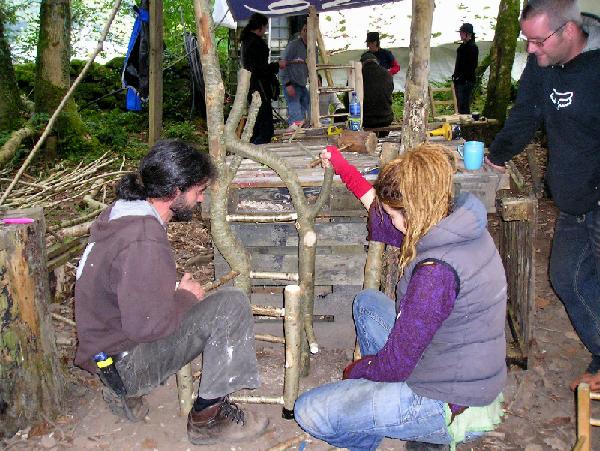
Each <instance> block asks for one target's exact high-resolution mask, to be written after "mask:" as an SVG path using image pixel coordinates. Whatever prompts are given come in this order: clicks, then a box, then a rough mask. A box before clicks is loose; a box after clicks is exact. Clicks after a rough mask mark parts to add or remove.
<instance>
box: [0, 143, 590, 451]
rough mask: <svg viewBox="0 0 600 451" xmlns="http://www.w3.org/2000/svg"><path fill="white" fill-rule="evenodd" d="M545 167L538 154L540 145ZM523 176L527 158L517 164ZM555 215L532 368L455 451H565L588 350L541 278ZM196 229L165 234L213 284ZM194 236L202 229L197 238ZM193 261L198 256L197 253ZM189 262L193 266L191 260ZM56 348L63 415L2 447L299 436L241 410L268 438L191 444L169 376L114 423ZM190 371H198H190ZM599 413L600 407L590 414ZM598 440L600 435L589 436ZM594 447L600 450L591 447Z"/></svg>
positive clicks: (322, 364)
mask: <svg viewBox="0 0 600 451" xmlns="http://www.w3.org/2000/svg"><path fill="white" fill-rule="evenodd" d="M537 153H538V157H539V159H540V161H541V162H542V163H543V160H544V157H545V152H544V150H543V149H541V148H539V146H538V147H537ZM517 164H518V166H519V168H521V170H522V172H523V173H524V174H525V175H527V173H528V171H527V167H526V165H525V164H524V158H521V159H520V160H518V161H517ZM555 217H556V210H555V208H554V206H553V204H552V201H551V200H548V199H547V198H542V199H540V201H539V219H538V228H537V236H536V262H535V263H536V265H535V276H536V315H535V328H534V335H535V342H534V344H533V351H532V354H531V357H530V362H529V369H528V370H527V371H522V370H519V369H512V370H511V372H510V374H509V379H508V384H507V386H506V389H505V391H504V394H505V399H506V403H505V410H506V415H505V417H504V422H503V423H502V424H501V425H500V426H499V427H498V428H497V430H495V431H493V432H492V433H489V434H487V435H486V436H485V437H484V438H483V439H481V440H479V441H478V442H475V443H470V444H465V445H460V446H459V448H458V449H459V450H468V449H474V450H523V449H525V450H528V451H542V450H567V449H570V448H571V447H572V446H573V444H574V443H575V431H576V420H575V402H574V395H573V393H572V392H571V391H570V390H569V389H568V384H569V382H570V381H571V380H572V379H573V378H574V377H575V376H576V375H578V374H579V373H580V372H582V371H583V370H584V368H585V367H586V365H587V363H588V359H589V353H588V352H587V351H586V350H585V349H584V347H583V346H582V345H581V343H580V341H579V340H578V338H577V335H576V334H575V332H574V331H573V328H572V327H571V324H570V322H569V320H568V318H567V316H566V313H565V311H564V308H563V306H562V304H561V303H560V301H559V300H558V298H557V297H556V295H555V294H554V292H553V291H552V289H551V287H550V285H549V281H548V275H547V265H548V255H549V251H550V245H551V240H552V235H553V226H554V221H555ZM489 221H490V230H492V231H494V230H496V229H497V225H498V218H497V217H496V216H495V215H490V217H489ZM200 226H202V224H200V223H199V222H195V223H192V224H174V225H173V226H172V227H170V236H171V238H172V242H173V245H174V248H175V249H176V254H177V261H178V265H179V267H180V268H181V269H183V268H186V269H187V270H191V271H192V272H193V273H194V276H195V277H196V278H198V279H200V280H203V281H208V280H210V278H211V277H212V268H211V264H210V263H209V261H210V256H211V250H210V239H209V235H208V233H207V231H206V229H205V228H204V227H200ZM199 230H200V231H199ZM198 255H200V256H201V257H200V258H198V257H196V256H198ZM192 257H196V262H193V261H192V262H190V259H191V258H192ZM72 302H73V301H72V298H68V299H66V300H65V301H64V302H62V303H60V304H53V305H52V311H54V312H55V313H58V314H60V315H63V316H66V317H68V318H72ZM55 326H56V330H57V342H58V343H59V345H60V350H61V353H62V359H63V361H64V362H65V364H66V367H67V369H68V375H69V381H70V386H69V390H68V395H67V398H66V399H65V400H64V401H65V402H64V406H65V407H64V412H63V414H62V415H61V416H60V417H58V418H57V419H54V420H52V421H50V420H48V421H46V422H43V423H41V424H36V425H31V427H28V428H26V429H24V430H21V431H19V432H18V433H17V434H16V435H15V436H14V437H12V438H10V439H6V440H4V441H3V442H0V447H2V446H4V447H5V448H6V449H11V450H17V449H48V450H62V449H76V450H79V449H81V450H85V449H96V448H100V449H110V450H145V449H156V450H175V451H176V450H191V449H211V450H231V451H236V450H248V451H254V450H267V449H270V448H271V447H274V446H275V445H277V444H279V443H281V442H284V441H286V440H288V439H290V438H294V437H299V436H302V434H303V433H302V431H301V430H300V429H299V428H298V426H297V425H296V424H295V422H294V421H288V420H284V419H282V418H281V407H280V406H269V405H264V406H256V405H251V406H245V408H248V409H251V410H255V411H259V412H261V413H263V414H265V415H267V416H268V417H269V418H270V426H269V429H268V433H267V434H266V435H265V436H263V437H261V438H260V439H259V440H257V441H256V442H254V443H244V444H242V445H239V446H226V447H218V446H207V447H194V446H192V445H191V444H190V443H189V442H188V441H187V438H186V433H185V418H184V417H181V416H179V415H178V402H177V393H176V388H175V379H174V377H173V378H171V379H169V380H168V381H167V383H165V385H164V386H161V387H159V388H158V389H157V390H155V391H154V392H152V393H151V394H150V395H149V396H148V398H147V401H148V403H149V405H150V413H149V416H148V419H147V421H145V422H141V423H136V424H131V423H127V422H124V421H121V420H119V419H117V418H116V417H114V416H112V415H111V414H110V412H109V411H108V410H107V408H106V407H105V405H104V403H103V401H102V398H101V395H100V384H99V382H98V381H97V380H96V379H95V378H93V377H91V376H90V375H88V374H87V373H85V372H84V371H81V370H79V369H77V368H74V367H73V366H72V357H73V353H74V343H75V338H74V330H73V327H72V326H70V325H68V324H65V323H64V322H60V321H57V322H55ZM257 350H258V351H257V356H258V362H259V365H260V371H261V377H262V381H263V386H262V387H261V388H260V389H259V390H258V394H265V395H279V394H281V392H282V387H283V361H284V356H283V350H282V348H281V347H279V346H275V345H273V346H272V345H266V344H261V343H257ZM351 356H352V349H351V348H350V347H348V348H346V349H333V348H331V349H328V348H324V349H322V350H321V351H320V352H319V353H318V354H316V355H315V356H313V357H312V359H311V372H310V375H309V376H308V377H307V378H304V379H302V381H301V391H303V390H306V389H308V388H310V387H314V386H316V385H319V384H323V383H326V382H330V381H335V380H338V379H339V378H340V377H341V372H342V369H343V367H344V366H345V365H346V363H347V362H348V361H349V360H350V359H351ZM194 370H195V372H199V371H200V367H199V365H198V364H196V366H195V368H194ZM594 409H597V410H596V414H597V416H599V415H600V406H598V407H597V408H593V409H592V413H594ZM594 434H595V435H594V439H595V441H596V443H600V431H598V432H595V433H594ZM289 449H305V450H326V449H332V448H331V447H330V446H329V445H327V444H325V443H323V442H319V441H317V440H314V439H310V438H307V437H304V440H303V442H301V443H299V444H298V445H295V446H293V447H290V448H289ZM381 449H382V450H402V449H404V446H403V444H402V442H400V441H395V440H390V439H386V440H385V441H384V442H383V443H382V445H381ZM597 449H600V448H597Z"/></svg>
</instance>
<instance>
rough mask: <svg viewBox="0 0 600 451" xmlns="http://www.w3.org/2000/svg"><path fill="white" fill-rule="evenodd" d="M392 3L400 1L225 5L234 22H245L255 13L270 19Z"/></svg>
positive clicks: (233, 0) (236, 1)
mask: <svg viewBox="0 0 600 451" xmlns="http://www.w3.org/2000/svg"><path fill="white" fill-rule="evenodd" d="M394 1H401V0H227V4H228V5H229V9H230V11H231V13H232V15H233V18H234V19H235V20H246V19H248V18H249V17H250V16H251V15H252V13H255V12H258V13H261V14H264V15H265V16H270V17H272V16H295V15H299V14H307V13H308V7H309V6H314V7H315V8H316V9H317V12H327V11H338V10H340V9H348V8H358V7H360V6H370V5H381V4H383V3H392V2H394Z"/></svg>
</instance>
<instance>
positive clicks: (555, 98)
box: [550, 88, 573, 110]
mask: <svg viewBox="0 0 600 451" xmlns="http://www.w3.org/2000/svg"><path fill="white" fill-rule="evenodd" d="M550 100H552V103H553V104H554V106H555V107H556V109H557V110H560V109H561V108H566V107H568V106H569V105H571V103H572V102H573V91H571V92H558V91H557V90H556V89H554V88H553V89H552V94H550Z"/></svg>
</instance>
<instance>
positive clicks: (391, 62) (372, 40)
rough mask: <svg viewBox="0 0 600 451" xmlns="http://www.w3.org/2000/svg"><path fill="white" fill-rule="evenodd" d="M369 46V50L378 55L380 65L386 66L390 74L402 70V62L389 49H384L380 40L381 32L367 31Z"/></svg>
mask: <svg viewBox="0 0 600 451" xmlns="http://www.w3.org/2000/svg"><path fill="white" fill-rule="evenodd" d="M367 48H368V49H369V52H371V53H372V54H373V55H375V56H376V57H377V61H378V62H379V65H380V66H382V67H384V68H386V69H387V70H388V72H389V73H390V75H392V76H393V75H395V74H397V73H398V72H400V64H398V61H397V60H396V57H395V56H394V55H393V54H392V52H390V51H389V50H386V49H382V48H381V45H380V42H379V32H377V31H369V32H368V33H367Z"/></svg>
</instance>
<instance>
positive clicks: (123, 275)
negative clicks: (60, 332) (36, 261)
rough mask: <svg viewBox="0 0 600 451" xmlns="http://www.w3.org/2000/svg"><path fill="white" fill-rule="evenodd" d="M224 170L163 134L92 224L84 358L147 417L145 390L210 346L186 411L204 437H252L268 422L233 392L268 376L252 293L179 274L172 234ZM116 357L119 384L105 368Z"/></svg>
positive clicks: (126, 404)
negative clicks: (262, 372) (259, 352)
mask: <svg viewBox="0 0 600 451" xmlns="http://www.w3.org/2000/svg"><path fill="white" fill-rule="evenodd" d="M215 177H216V170H215V168H214V166H213V164H212V162H211V160H210V157H209V156H208V155H207V154H205V153H201V152H199V151H198V150H196V149H195V148H194V147H192V146H190V145H188V144H186V143H184V142H182V141H178V140H165V141H159V142H157V143H156V144H155V145H154V146H153V147H152V149H150V152H149V153H148V154H147V155H146V156H145V157H144V158H142V161H141V162H140V166H139V169H138V170H137V171H136V172H134V173H131V174H128V175H126V176H125V177H123V179H121V181H120V182H119V185H118V187H117V198H118V199H117V201H116V202H114V203H113V204H111V205H110V206H109V207H108V208H107V209H106V210H105V211H104V212H102V213H101V214H100V216H99V217H98V219H97V220H96V221H95V222H94V224H93V225H92V228H91V235H90V240H89V244H88V246H87V247H86V249H85V251H84V253H83V256H82V257H81V260H80V262H79V267H78V269H77V282H76V285H75V318H76V320H77V338H78V340H79V345H78V348H77V353H76V355H75V364H76V365H78V366H80V367H82V368H84V369H86V370H88V371H90V372H91V373H94V374H95V373H97V372H98V368H97V366H98V367H99V368H100V375H101V379H102V381H103V382H104V388H103V391H102V394H103V397H104V400H105V401H106V402H107V404H108V407H109V408H110V410H111V411H112V412H113V413H114V414H116V415H118V416H121V417H124V418H126V419H128V420H130V421H139V420H141V419H143V418H144V417H145V416H146V413H147V412H148V407H147V406H146V404H145V403H144V401H143V396H144V395H146V394H147V393H149V392H150V391H151V390H152V389H153V388H155V387H156V386H157V385H159V384H161V383H163V382H164V381H165V380H166V379H167V378H168V377H169V376H171V375H172V374H174V373H175V372H177V371H178V370H179V369H180V368H181V367H182V366H184V365H186V364H187V363H189V362H190V361H192V360H193V359H195V358H196V357H198V356H199V355H200V354H202V355H203V362H202V363H203V364H202V378H201V380H200V386H199V388H198V397H197V398H196V400H195V402H194V406H193V407H192V410H191V411H190V413H189V415H188V421H187V431H188V438H189V439H190V441H191V442H192V443H193V444H196V445H200V444H216V443H233V442H237V441H241V440H249V439H252V438H255V437H257V436H259V435H261V434H262V433H263V432H264V430H265V429H266V426H267V423H268V421H267V419H266V418H262V417H259V416H257V415H256V414H253V413H252V412H244V411H242V410H241V409H239V408H238V407H237V406H236V405H235V404H232V403H231V402H229V400H228V397H227V396H228V395H229V394H230V393H233V392H235V391H237V390H240V389H243V388H256V387H258V385H259V378H258V371H257V366H256V354H255V350H254V323H253V319H252V313H251V310H250V304H249V302H248V299H247V297H246V296H245V295H244V294H243V293H242V292H241V291H240V290H237V289H235V288H225V289H221V290H218V291H216V292H215V293H211V294H209V295H205V293H204V291H203V289H202V287H201V285H200V284H199V283H198V282H197V281H195V280H194V279H193V278H192V276H191V275H190V274H189V273H185V274H184V275H183V277H182V278H181V279H180V281H179V282H177V271H176V267H175V260H174V258H173V252H172V250H171V246H170V244H169V241H168V237H167V230H166V229H167V224H168V223H169V221H171V220H172V219H178V220H190V219H191V218H192V215H193V212H194V209H195V208H196V206H197V204H198V203H199V202H201V201H202V200H203V199H204V191H205V190H206V188H207V187H208V185H209V184H210V182H211V180H213V179H214V178H215ZM101 353H103V354H101ZM99 355H101V356H104V357H101V358H99V357H98V356H99ZM106 356H107V357H108V359H107V358H105V357H106ZM99 360H100V363H98V362H99ZM110 361H112V364H113V365H114V367H113V368H112V369H113V370H116V374H117V376H118V377H117V379H120V380H121V381H122V382H121V383H120V384H117V383H115V380H116V379H115V377H112V378H110V379H109V378H108V377H107V376H106V374H105V373H106V371H102V370H106V365H108V364H110ZM95 362H96V363H95ZM112 374H113V375H114V372H113V373H112Z"/></svg>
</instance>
